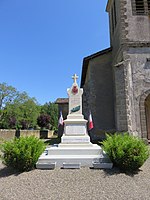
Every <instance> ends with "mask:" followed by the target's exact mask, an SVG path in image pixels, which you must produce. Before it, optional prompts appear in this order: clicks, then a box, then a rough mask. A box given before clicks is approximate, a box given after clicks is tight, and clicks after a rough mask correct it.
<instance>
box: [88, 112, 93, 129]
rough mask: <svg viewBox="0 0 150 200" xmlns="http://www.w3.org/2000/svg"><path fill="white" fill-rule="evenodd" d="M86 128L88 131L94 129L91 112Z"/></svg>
mask: <svg viewBox="0 0 150 200" xmlns="http://www.w3.org/2000/svg"><path fill="white" fill-rule="evenodd" d="M88 128H89V131H90V130H91V129H93V128H94V125H93V120H92V115H91V112H90V115H89V127H88Z"/></svg>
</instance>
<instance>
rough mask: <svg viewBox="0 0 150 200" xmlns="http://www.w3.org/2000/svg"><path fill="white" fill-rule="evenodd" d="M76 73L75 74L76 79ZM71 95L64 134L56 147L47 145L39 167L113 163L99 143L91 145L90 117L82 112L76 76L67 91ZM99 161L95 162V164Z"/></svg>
mask: <svg viewBox="0 0 150 200" xmlns="http://www.w3.org/2000/svg"><path fill="white" fill-rule="evenodd" d="M75 78H77V76H76V75H75V76H74V79H75ZM67 92H68V96H69V113H68V116H67V119H66V120H64V133H63V136H62V137H61V143H60V144H58V145H57V146H56V145H55V146H50V147H47V148H46V150H45V152H44V153H43V154H42V155H41V156H40V158H39V160H38V162H37V164H36V167H37V168H42V169H43V168H44V165H45V168H52V167H50V166H56V167H61V168H80V167H82V166H84V167H85V166H87V167H94V166H96V167H97V166H104V165H100V164H99V163H103V159H105V163H110V160H109V159H108V158H106V156H105V155H104V154H103V151H102V149H101V147H100V146H98V145H96V144H92V143H91V142H90V137H89V135H88V133H87V120H85V119H84V116H83V115H82V94H83V89H80V88H79V87H78V84H77V82H76V79H75V81H74V83H73V85H72V87H71V88H70V89H68V90H67ZM95 163H96V164H95Z"/></svg>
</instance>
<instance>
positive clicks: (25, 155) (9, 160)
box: [2, 136, 45, 171]
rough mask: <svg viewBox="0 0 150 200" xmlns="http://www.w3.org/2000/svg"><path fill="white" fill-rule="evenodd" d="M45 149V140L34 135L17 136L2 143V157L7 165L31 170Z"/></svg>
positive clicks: (21, 169) (22, 169) (20, 169)
mask: <svg viewBox="0 0 150 200" xmlns="http://www.w3.org/2000/svg"><path fill="white" fill-rule="evenodd" d="M44 149H45V144H44V142H43V141H41V140H40V139H38V138H36V137H34V136H30V137H20V138H15V139H13V140H11V141H7V142H4V144H2V159H3V161H4V164H6V165H7V166H10V167H13V168H16V169H17V170H19V171H29V170H31V169H33V168H34V167H35V164H36V162H37V160H38V158H39V156H40V155H41V154H42V152H43V151H44Z"/></svg>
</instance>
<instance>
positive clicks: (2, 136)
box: [0, 129, 54, 140]
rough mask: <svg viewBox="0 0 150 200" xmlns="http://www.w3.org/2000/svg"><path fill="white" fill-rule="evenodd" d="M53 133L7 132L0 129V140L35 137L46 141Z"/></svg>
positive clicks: (37, 131)
mask: <svg viewBox="0 0 150 200" xmlns="http://www.w3.org/2000/svg"><path fill="white" fill-rule="evenodd" d="M53 133H54V132H53V131H46V130H45V131H40V130H18V131H16V130H7V129H0V140H11V139H13V138H14V137H20V136H23V137H26V136H31V135H33V136H35V137H37V138H42V139H48V138H51V137H52V136H53Z"/></svg>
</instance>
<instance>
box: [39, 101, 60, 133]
mask: <svg viewBox="0 0 150 200" xmlns="http://www.w3.org/2000/svg"><path fill="white" fill-rule="evenodd" d="M41 113H43V114H48V115H49V116H50V125H51V129H53V130H55V129H57V128H58V105H57V104H55V103H52V102H49V103H45V104H44V105H43V106H42V108H41Z"/></svg>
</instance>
